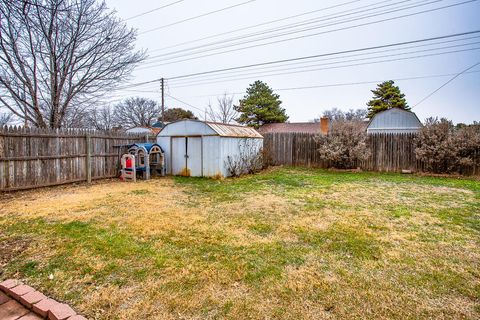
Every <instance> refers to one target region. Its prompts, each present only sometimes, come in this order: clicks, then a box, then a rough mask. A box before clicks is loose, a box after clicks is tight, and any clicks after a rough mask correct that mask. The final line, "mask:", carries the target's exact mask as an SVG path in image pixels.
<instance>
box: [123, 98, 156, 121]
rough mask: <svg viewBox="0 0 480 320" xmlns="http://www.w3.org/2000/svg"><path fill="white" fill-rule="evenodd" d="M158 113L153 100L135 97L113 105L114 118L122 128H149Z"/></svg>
mask: <svg viewBox="0 0 480 320" xmlns="http://www.w3.org/2000/svg"><path fill="white" fill-rule="evenodd" d="M160 113H161V108H160V106H159V105H158V103H157V102H155V101H154V100H151V99H145V98H140V97H135V98H128V99H126V100H125V101H123V102H121V103H119V104H117V105H115V111H114V118H115V121H116V122H117V124H118V125H119V126H122V127H123V128H133V127H150V126H152V125H153V124H154V123H155V121H156V120H157V118H158V117H159V115H160Z"/></svg>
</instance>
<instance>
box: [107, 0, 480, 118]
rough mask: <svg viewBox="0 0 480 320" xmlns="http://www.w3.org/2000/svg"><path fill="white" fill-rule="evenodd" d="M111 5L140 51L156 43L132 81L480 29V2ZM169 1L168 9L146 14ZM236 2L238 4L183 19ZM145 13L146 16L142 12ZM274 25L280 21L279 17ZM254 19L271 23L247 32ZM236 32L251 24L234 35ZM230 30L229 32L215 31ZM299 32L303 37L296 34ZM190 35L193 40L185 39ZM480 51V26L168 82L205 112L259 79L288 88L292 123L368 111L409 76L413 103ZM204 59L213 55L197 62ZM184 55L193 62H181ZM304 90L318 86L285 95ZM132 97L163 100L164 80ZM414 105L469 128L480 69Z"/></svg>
mask: <svg viewBox="0 0 480 320" xmlns="http://www.w3.org/2000/svg"><path fill="white" fill-rule="evenodd" d="M107 3H108V5H109V6H110V7H111V8H112V9H115V10H116V11H117V12H118V15H119V16H120V17H121V18H122V19H127V23H128V24H129V25H130V26H131V27H133V28H136V29H138V32H139V36H138V48H143V49H146V50H147V51H148V54H149V56H150V57H151V58H150V59H149V60H147V61H145V63H144V64H143V65H142V66H140V67H138V68H137V70H136V71H135V72H134V77H133V78H132V79H131V81H130V82H131V83H139V82H144V81H150V80H154V79H158V78H161V77H164V78H167V79H168V78H173V77H177V76H182V75H188V74H192V73H197V72H204V71H210V70H216V69H222V68H229V67H235V66H242V65H250V64H256V63H263V62H268V61H275V60H282V59H291V58H297V57H303V56H310V55H320V54H326V53H332V52H338V51H345V50H354V49H359V48H366V47H373V46H380V45H386V44H391V43H399V42H406V41H411V40H418V39H426V38H432V37H439V36H445V35H452V34H457V33H464V32H470V31H477V30H480V1H466V0H464V1H462V0H443V1H442V0H438V1H435V0H424V1H418V0H407V1H405V0H403V1H402V0H390V1H380V0H377V1H374V0H372V1H370V0H361V1H352V0H343V1H314V0H297V1H278V0H253V1H248V0H208V1H195V0H183V1H182V0H138V1H132V0H107ZM237 4H238V6H235V5H237ZM161 6H167V7H165V8H163V9H158V10H155V11H153V12H151V13H148V14H143V13H146V12H147V11H149V10H154V9H157V8H159V7H161ZM233 6H235V7H233ZM333 6H335V7H334V8H330V9H328V8H329V7H333ZM447 6H448V7H447ZM228 7H232V8H230V9H225V10H223V11H219V12H217V13H213V14H209V15H205V16H203V17H200V18H195V19H191V20H188V21H184V22H181V21H182V20H187V19H189V18H192V17H195V16H199V15H203V14H207V13H209V12H212V11H216V10H221V9H224V8H228ZM442 7H446V8H443V9H442ZM422 11H423V12H424V13H420V12H422ZM308 12H310V13H308ZM139 14H143V15H141V16H139V17H135V16H136V15H139ZM296 15H298V16H297V17H292V16H296ZM400 16H404V17H400ZM399 17H400V18H399ZM287 18H288V19H287ZM274 20H280V21H277V22H274V23H268V22H270V21H274ZM382 20H383V21H382ZM177 22H179V23H177ZM255 25H260V26H257V27H253V28H247V27H252V26H255ZM237 29H244V30H241V31H237V32H231V31H234V30H237ZM219 33H226V34H224V35H221V36H216V37H213V36H215V35H218V34H219ZM287 33H289V34H287ZM313 34H316V35H313ZM247 35H248V36H249V37H246V36H247ZM206 37H208V39H205V40H201V41H196V40H198V39H202V38H206ZM295 37H297V38H298V37H301V38H298V39H295V40H289V39H291V38H295ZM232 38H235V39H236V40H234V39H232ZM255 40H257V41H255ZM192 41H194V42H192ZM185 42H188V43H187V44H184V45H180V46H177V45H179V44H182V43H185ZM267 42H276V43H270V44H267ZM232 44H233V45H234V46H232ZM228 45H230V46H228ZM255 45H256V46H255ZM173 46H174V47H173ZM254 46H255V47H254ZM194 47H199V48H196V49H194ZM245 47H249V48H245ZM242 48H243V49H242ZM392 49H395V50H392ZM400 49H401V50H400ZM479 49H480V33H473V34H470V35H464V36H458V37H452V38H445V39H441V40H436V41H430V42H421V43H414V44H410V45H404V46H401V47H389V48H383V49H378V50H376V51H363V52H352V53H349V54H343V55H335V56H325V57H322V58H317V59H316V60H307V61H295V62H289V63H287V64H282V65H274V66H270V68H271V69H266V68H265V67H263V68H262V69H258V68H257V69H246V70H245V69H242V70H236V71H235V72H236V73H233V72H228V73H224V74H210V75H202V76H199V77H196V78H195V77H192V78H186V79H182V80H179V79H178V80H169V81H167V90H168V94H169V95H170V96H173V97H175V98H177V99H178V100H181V101H183V102H184V103H182V102H179V101H178V100H174V99H173V98H170V97H169V96H167V97H166V105H167V107H177V106H179V107H184V108H186V109H190V110H192V111H193V112H195V114H197V115H198V116H199V117H203V112H201V111H200V110H203V109H204V108H205V107H206V106H207V105H208V103H209V101H212V102H215V101H216V97H217V96H219V95H221V94H222V93H224V92H227V93H229V94H232V93H235V98H236V101H238V99H239V98H241V97H242V96H243V94H244V92H245V89H246V88H247V86H248V85H249V84H250V83H252V82H254V81H255V80H262V81H265V82H266V83H267V84H269V85H270V86H271V87H272V88H273V89H279V90H278V91H277V93H278V94H280V96H281V100H282V101H283V107H284V108H286V110H287V113H288V115H289V116H290V121H292V122H298V121H309V120H311V119H313V118H315V117H318V115H320V114H321V113H322V112H323V111H324V110H326V109H330V108H333V107H337V108H340V109H342V110H348V109H350V108H363V107H365V103H366V102H367V101H368V100H369V99H370V98H371V96H372V94H371V92H370V90H371V89H373V88H374V87H375V83H376V82H379V81H381V80H388V79H404V80H398V81H396V83H397V85H399V86H400V88H401V90H402V91H403V92H404V93H405V95H406V98H407V101H408V102H409V104H410V105H411V106H414V105H415V104H417V103H418V102H419V101H421V100H422V99H423V98H425V97H426V96H427V95H429V94H430V93H432V92H433V91H434V90H435V89H437V88H438V87H440V86H441V85H442V84H444V83H445V82H447V81H448V80H449V79H451V78H452V77H453V76H454V75H456V74H458V73H460V72H461V71H463V70H465V69H467V68H468V67H471V66H473V65H474V64H475V63H478V62H480V50H479ZM177 51H178V52H177ZM225 51H230V52H225ZM379 51H381V52H379ZM374 52H376V53H374ZM192 53H196V55H192ZM212 54H213V55H212ZM204 55H208V56H207V57H201V58H198V59H191V58H194V57H197V56H204ZM154 56H158V57H156V58H154ZM185 59H190V60H188V61H179V60H185ZM381 61H383V62H381ZM300 62H301V63H300ZM306 62H308V63H306ZM167 63H168V64H167ZM292 63H296V64H292ZM319 69H320V70H319ZM299 71H302V72H299ZM279 73H280V75H278V74H279ZM427 77H428V78H427ZM411 78H417V79H411ZM419 78H420V79H419ZM359 82H360V83H361V84H358V83H359ZM365 82H367V83H365ZM352 83H356V84H354V85H353V84H352ZM299 87H315V88H308V89H297V90H280V89H289V88H299ZM127 90H129V91H127ZM139 91H141V92H139ZM128 96H145V97H149V98H153V99H156V100H158V101H160V90H159V83H158V82H155V83H151V84H146V85H143V86H134V87H129V88H128V89H125V90H119V91H117V92H115V93H114V95H113V97H112V101H113V102H115V101H118V100H119V99H122V98H124V97H128ZM187 104H189V105H191V106H194V107H196V109H195V108H192V107H191V106H188V105H187ZM413 110H414V111H415V112H416V113H417V115H418V116H419V118H420V119H421V120H424V119H425V118H427V117H430V116H438V117H446V118H449V119H451V120H453V121H454V122H465V123H471V122H473V121H474V120H477V121H478V120H480V65H478V66H476V67H475V68H472V69H470V70H469V71H468V72H466V73H465V74H463V75H461V76H459V77H458V78H457V79H455V80H454V81H452V82H451V83H450V84H449V85H447V86H445V87H444V88H443V89H441V90H440V91H438V92H437V93H436V94H434V95H432V96H431V97H430V98H429V99H427V100H426V101H424V102H423V103H421V104H420V105H418V106H417V107H415V108H414V109H413Z"/></svg>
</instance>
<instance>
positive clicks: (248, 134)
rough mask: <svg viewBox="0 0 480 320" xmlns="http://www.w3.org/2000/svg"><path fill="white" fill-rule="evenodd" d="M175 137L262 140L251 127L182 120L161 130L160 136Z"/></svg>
mask: <svg viewBox="0 0 480 320" xmlns="http://www.w3.org/2000/svg"><path fill="white" fill-rule="evenodd" d="M176 135H185V136H192V135H199V136H206V135H219V136H221V137H234V138H260V139H261V138H263V136H262V135H261V134H260V133H258V132H257V131H256V130H255V129H254V128H251V127H244V126H240V125H234V124H225V123H217V122H209V121H207V122H205V121H200V120H194V119H183V120H179V121H175V122H171V123H169V124H167V125H166V126H165V127H164V128H163V129H162V133H161V136H176Z"/></svg>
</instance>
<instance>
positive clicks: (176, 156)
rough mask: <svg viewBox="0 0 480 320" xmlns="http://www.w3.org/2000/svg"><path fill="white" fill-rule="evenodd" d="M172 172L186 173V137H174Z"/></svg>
mask: <svg viewBox="0 0 480 320" xmlns="http://www.w3.org/2000/svg"><path fill="white" fill-rule="evenodd" d="M171 152H172V174H173V175H174V176H181V175H185V173H186V172H185V168H186V167H187V158H186V155H187V146H186V138H172V150H171Z"/></svg>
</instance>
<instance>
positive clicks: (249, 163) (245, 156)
mask: <svg viewBox="0 0 480 320" xmlns="http://www.w3.org/2000/svg"><path fill="white" fill-rule="evenodd" d="M225 166H226V168H227V170H228V173H229V174H230V176H233V177H239V176H241V175H243V174H252V173H256V172H259V171H260V170H262V169H263V166H264V161H263V149H262V148H259V147H258V145H257V143H256V142H255V141H251V140H248V139H244V140H243V141H242V142H241V143H240V144H239V146H238V154H236V155H233V156H228V157H227V160H226V161H225Z"/></svg>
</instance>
